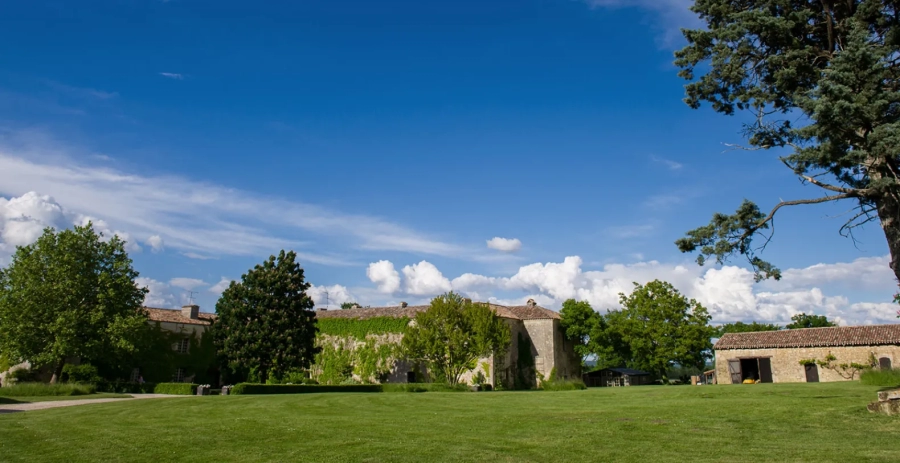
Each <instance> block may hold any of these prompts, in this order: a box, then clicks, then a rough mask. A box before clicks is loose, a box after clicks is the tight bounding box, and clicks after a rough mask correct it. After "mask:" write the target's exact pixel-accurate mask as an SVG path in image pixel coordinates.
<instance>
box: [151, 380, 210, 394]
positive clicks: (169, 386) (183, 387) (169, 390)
mask: <svg viewBox="0 0 900 463" xmlns="http://www.w3.org/2000/svg"><path fill="white" fill-rule="evenodd" d="M197 386H199V384H193V383H157V384H156V386H155V387H154V388H153V393H154V394H170V395H194V394H196V393H197Z"/></svg>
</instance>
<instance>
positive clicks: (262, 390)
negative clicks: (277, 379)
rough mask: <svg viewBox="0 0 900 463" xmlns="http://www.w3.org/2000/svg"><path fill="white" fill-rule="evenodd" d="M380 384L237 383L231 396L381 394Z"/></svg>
mask: <svg viewBox="0 0 900 463" xmlns="http://www.w3.org/2000/svg"><path fill="white" fill-rule="evenodd" d="M381 391H382V389H381V385H380V384H352V385H309V384H253V383H239V384H235V385H234V387H233V388H232V389H231V394H244V395H246V394H311V393H319V392H381Z"/></svg>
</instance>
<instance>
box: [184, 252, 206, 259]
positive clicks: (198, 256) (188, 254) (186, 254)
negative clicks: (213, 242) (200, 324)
mask: <svg viewBox="0 0 900 463" xmlns="http://www.w3.org/2000/svg"><path fill="white" fill-rule="evenodd" d="M181 255H183V256H184V257H187V258H188V259H197V260H210V259H214V257H210V256H204V255H203V254H197V253H196V252H183V253H181Z"/></svg>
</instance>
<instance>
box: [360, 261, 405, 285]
mask: <svg viewBox="0 0 900 463" xmlns="http://www.w3.org/2000/svg"><path fill="white" fill-rule="evenodd" d="M366 276H367V277H369V280H371V281H372V283H375V284H376V285H378V290H379V291H381V292H383V293H394V292H397V290H399V289H400V274H399V273H397V270H396V269H395V268H394V264H393V263H392V262H391V261H389V260H380V261H378V262H372V263H371V264H369V268H367V269H366Z"/></svg>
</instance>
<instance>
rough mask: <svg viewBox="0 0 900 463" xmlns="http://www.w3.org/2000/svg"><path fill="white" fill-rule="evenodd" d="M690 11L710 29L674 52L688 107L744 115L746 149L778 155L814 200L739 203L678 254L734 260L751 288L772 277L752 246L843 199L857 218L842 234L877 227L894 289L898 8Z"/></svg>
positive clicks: (870, 1)
mask: <svg viewBox="0 0 900 463" xmlns="http://www.w3.org/2000/svg"><path fill="white" fill-rule="evenodd" d="M692 10H693V11H694V12H696V13H698V14H699V15H700V18H701V19H703V20H704V21H705V22H706V26H707V28H706V29H702V30H686V31H684V35H685V37H686V38H687V40H688V45H687V46H686V47H685V48H684V49H682V50H680V51H678V52H677V53H676V58H677V59H676V62H675V63H676V65H677V66H679V67H680V68H681V71H680V74H679V75H680V76H682V77H683V78H685V79H687V80H688V81H690V83H688V84H687V86H686V90H687V98H686V100H685V101H686V102H687V103H688V104H689V105H690V106H691V107H693V108H697V107H699V106H700V104H701V103H702V102H704V101H705V102H708V103H710V104H711V105H712V108H713V110H715V111H717V112H720V113H723V114H727V115H730V114H733V113H734V112H735V111H736V110H748V111H750V112H751V113H752V114H753V116H754V118H753V121H752V122H751V123H749V124H746V125H745V127H744V129H745V132H746V135H747V136H748V137H749V147H747V149H750V150H758V149H770V148H778V149H783V150H781V151H780V152H786V154H785V155H783V156H781V157H780V160H781V162H782V163H783V164H784V166H785V167H786V168H787V169H789V170H790V171H791V172H792V173H793V174H794V175H796V176H797V178H798V179H799V180H800V181H802V182H803V183H805V184H809V185H813V186H815V187H816V190H817V191H818V192H819V193H820V195H818V196H816V197H813V198H805V199H792V200H786V201H781V202H779V203H777V204H775V205H774V207H772V208H771V210H770V211H769V212H768V213H763V212H761V211H760V208H759V207H758V206H757V205H756V204H754V203H753V202H750V201H747V200H745V201H744V203H743V204H741V205H740V207H739V208H738V209H737V211H736V212H735V213H734V214H731V215H728V214H715V215H714V216H713V219H712V221H711V222H710V223H709V224H708V225H706V226H703V227H700V228H697V229H695V230H692V231H690V232H688V233H687V236H686V237H684V238H682V239H680V240H678V241H677V245H678V248H679V249H680V250H681V251H682V252H694V251H699V257H698V262H699V263H700V264H701V265H702V264H703V263H704V261H705V260H706V259H707V258H709V257H713V256H714V257H715V258H716V260H717V262H719V263H721V262H724V261H726V260H727V259H728V258H730V257H731V256H734V255H736V254H738V255H743V256H746V257H747V258H748V259H749V261H750V263H751V265H752V266H753V267H754V269H755V270H756V275H757V279H762V278H769V277H772V278H775V279H779V278H780V277H781V272H780V271H779V270H778V268H777V267H775V266H774V265H772V264H770V263H768V262H765V261H763V260H762V259H760V258H759V257H758V255H757V254H758V252H759V251H760V250H761V248H762V247H764V244H763V246H758V245H756V244H755V243H753V239H754V237H755V236H757V235H760V234H763V233H766V230H767V229H770V226H771V224H772V220H773V219H774V217H775V214H776V212H778V211H779V210H780V209H781V208H783V207H786V206H795V205H804V204H816V203H824V202H832V201H843V200H846V201H848V202H850V203H852V204H853V205H854V207H855V211H854V213H853V214H850V215H849V216H848V217H849V218H848V220H847V221H846V222H845V223H844V224H843V226H842V227H841V233H843V234H845V235H850V234H852V231H853V229H854V228H855V227H858V226H860V225H862V224H865V223H867V222H870V221H873V220H880V222H881V226H882V229H883V231H884V234H885V237H886V239H887V243H888V248H889V249H890V253H891V268H892V269H893V271H894V274H895V275H896V276H897V278H898V279H900V183H898V172H900V149H898V147H900V125H898V124H900V79H898V78H897V76H898V75H900V59H898V58H897V57H898V53H900V11H898V4H897V3H896V2H894V1H886V0H840V1H838V0H696V1H695V2H694V6H693V7H692ZM764 185H765V183H764V182H763V183H760V190H761V191H763V188H766V187H765V186H764ZM766 193H767V194H769V195H771V192H768V191H766ZM770 237H771V235H770V234H769V235H768V236H767V237H765V239H766V242H767V240H768V239H769V238H770Z"/></svg>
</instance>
